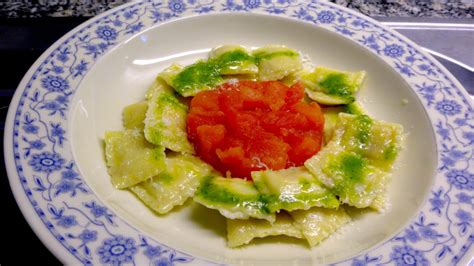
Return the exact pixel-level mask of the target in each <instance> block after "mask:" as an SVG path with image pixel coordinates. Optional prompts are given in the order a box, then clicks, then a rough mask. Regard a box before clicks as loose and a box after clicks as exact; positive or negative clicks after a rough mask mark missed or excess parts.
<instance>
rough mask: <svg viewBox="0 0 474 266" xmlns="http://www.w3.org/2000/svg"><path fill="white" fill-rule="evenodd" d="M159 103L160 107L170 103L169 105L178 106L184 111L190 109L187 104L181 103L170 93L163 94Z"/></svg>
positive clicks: (158, 100)
mask: <svg viewBox="0 0 474 266" xmlns="http://www.w3.org/2000/svg"><path fill="white" fill-rule="evenodd" d="M157 103H158V107H160V106H164V105H163V104H160V103H168V104H171V105H172V106H176V107H179V108H181V109H184V110H187V109H188V107H187V106H186V105H185V104H183V103H181V102H180V101H179V100H178V99H177V98H176V97H175V96H174V95H172V94H169V93H162V94H161V95H160V96H159V98H158V99H157Z"/></svg>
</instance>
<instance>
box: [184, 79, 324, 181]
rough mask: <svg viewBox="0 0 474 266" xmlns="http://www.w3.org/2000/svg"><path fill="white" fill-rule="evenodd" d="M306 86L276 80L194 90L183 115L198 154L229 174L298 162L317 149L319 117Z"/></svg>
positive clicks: (243, 175)
mask: <svg viewBox="0 0 474 266" xmlns="http://www.w3.org/2000/svg"><path fill="white" fill-rule="evenodd" d="M303 97H304V88H303V86H302V85H301V84H299V83H297V84H296V85H294V86H292V87H291V88H290V87H288V86H286V85H285V84H283V83H281V82H278V81H265V82H255V81H240V82H238V83H226V84H223V85H221V86H219V87H218V88H216V89H215V90H212V91H205V92H201V93H198V94H197V95H196V96H195V97H194V98H193V100H192V101H191V108H190V111H189V114H188V118H187V131H188V137H189V140H190V141H191V142H192V143H193V145H194V147H195V149H196V152H197V154H198V156H199V157H201V158H202V159H203V160H204V161H206V162H208V163H209V164H211V165H213V166H214V168H216V170H218V171H220V172H222V174H223V175H226V174H227V173H228V172H230V174H231V176H232V177H241V178H250V172H251V171H257V170H263V169H273V170H279V169H284V168H286V167H290V166H299V165H302V164H303V163H304V161H305V160H307V159H308V158H310V157H311V156H312V155H314V154H315V153H317V152H318V151H319V150H320V148H321V141H322V132H323V124H324V120H323V115H322V113H321V108H320V107H319V105H318V104H316V103H305V102H304V101H302V100H303Z"/></svg>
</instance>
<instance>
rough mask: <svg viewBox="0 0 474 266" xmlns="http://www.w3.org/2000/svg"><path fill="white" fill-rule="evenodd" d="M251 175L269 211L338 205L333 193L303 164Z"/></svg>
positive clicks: (334, 206) (335, 206)
mask: <svg viewBox="0 0 474 266" xmlns="http://www.w3.org/2000/svg"><path fill="white" fill-rule="evenodd" d="M252 179H253V181H254V183H255V186H256V187H257V189H258V191H259V192H260V193H261V194H262V195H263V196H264V197H265V199H266V200H267V201H268V208H269V210H270V212H275V211H278V210H287V211H292V210H307V209H309V208H311V207H314V206H319V207H325V208H337V207H338V206H339V202H338V200H337V199H336V197H335V196H334V195H333V194H332V193H331V192H329V191H328V190H327V189H326V188H324V187H323V186H321V184H320V183H319V182H318V181H317V180H316V178H315V177H314V176H313V175H312V174H311V173H310V172H309V171H308V170H306V168H304V167H293V168H288V169H284V170H278V171H271V170H267V171H257V172H252Z"/></svg>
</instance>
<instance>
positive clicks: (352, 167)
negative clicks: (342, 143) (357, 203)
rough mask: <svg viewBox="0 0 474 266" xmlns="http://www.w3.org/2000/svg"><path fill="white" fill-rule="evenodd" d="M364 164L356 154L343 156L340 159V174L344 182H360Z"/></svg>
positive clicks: (362, 176)
mask: <svg viewBox="0 0 474 266" xmlns="http://www.w3.org/2000/svg"><path fill="white" fill-rule="evenodd" d="M365 166H366V162H365V161H364V159H362V157H360V156H359V155H356V154H344V155H343V156H342V158H341V166H340V167H341V172H342V175H343V177H344V178H345V179H346V180H351V181H353V182H360V181H362V180H363V178H364V169H365Z"/></svg>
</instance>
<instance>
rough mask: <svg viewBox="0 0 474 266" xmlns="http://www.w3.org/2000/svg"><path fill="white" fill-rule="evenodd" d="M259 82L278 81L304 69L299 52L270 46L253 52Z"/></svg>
mask: <svg viewBox="0 0 474 266" xmlns="http://www.w3.org/2000/svg"><path fill="white" fill-rule="evenodd" d="M253 56H254V57H255V60H256V62H257V65H258V77H259V80H278V79H282V78H284V77H286V76H288V75H290V74H292V73H295V72H298V71H300V70H301V69H302V68H303V65H302V63H301V57H300V55H299V53H298V52H296V51H294V50H292V49H289V48H288V47H286V46H281V45H269V46H264V47H261V48H258V49H256V50H255V51H253Z"/></svg>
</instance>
